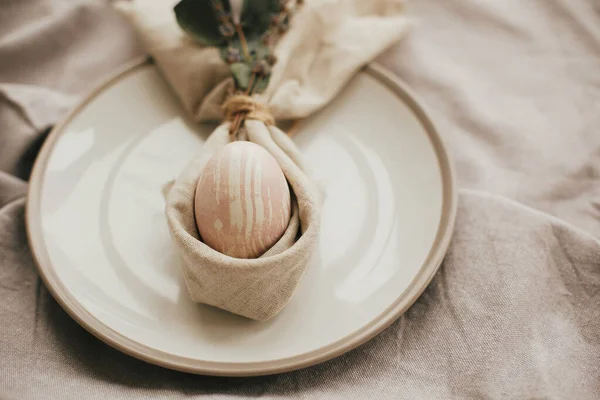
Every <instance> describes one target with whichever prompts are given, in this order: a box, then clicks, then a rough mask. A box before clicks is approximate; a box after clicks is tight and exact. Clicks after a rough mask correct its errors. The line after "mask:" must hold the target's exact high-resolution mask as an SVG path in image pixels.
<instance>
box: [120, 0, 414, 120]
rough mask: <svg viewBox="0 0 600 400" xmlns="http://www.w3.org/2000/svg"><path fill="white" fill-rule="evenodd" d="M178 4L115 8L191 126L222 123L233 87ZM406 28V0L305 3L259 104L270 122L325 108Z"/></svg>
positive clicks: (146, 0) (173, 0)
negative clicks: (181, 21) (179, 16)
mask: <svg viewBox="0 0 600 400" xmlns="http://www.w3.org/2000/svg"><path fill="white" fill-rule="evenodd" d="M177 2H178V0H168V1H167V0H134V1H120V2H118V3H117V7H118V9H120V10H122V11H123V13H124V14H125V15H126V16H127V17H128V19H129V20H130V21H131V22H132V24H133V26H134V27H135V28H136V30H137V32H138V33H139V35H140V37H141V40H142V42H143V43H144V47H145V48H146V49H147V51H148V52H149V53H150V54H151V55H152V57H153V58H154V59H155V60H156V63H157V65H158V67H159V68H160V69H161V71H162V72H163V73H164V76H165V77H166V79H167V80H168V81H169V83H170V84H171V86H172V87H173V89H174V90H175V92H176V93H177V96H178V97H179V99H180V100H181V103H182V104H183V106H184V107H185V109H186V110H187V112H188V113H189V114H190V115H191V116H192V117H193V118H194V120H196V121H213V120H221V119H222V117H223V115H222V112H221V105H222V104H223V102H224V100H225V98H226V97H227V95H228V93H229V91H230V89H232V86H233V79H232V78H231V72H230V71H229V67H228V66H227V65H226V64H225V63H224V62H223V60H222V59H221V56H220V55H219V49H217V48H215V47H200V46H198V44H197V43H195V42H194V41H193V39H191V38H190V36H189V35H188V34H186V33H185V32H184V31H183V30H182V29H181V28H180V27H179V25H178V24H177V21H176V19H175V14H174V13H173V11H172V9H173V5H174V4H177ZM411 25H412V23H411V22H410V21H409V19H408V18H407V17H406V13H405V12H404V0H369V1H364V0H306V1H305V3H304V4H303V5H302V6H301V7H300V8H299V10H298V11H297V12H296V13H294V16H293V18H292V19H291V22H290V29H289V31H288V32H286V33H285V35H283V36H282V37H281V38H280V40H279V41H278V42H277V45H276V47H275V56H276V57H277V63H275V65H274V66H273V71H272V73H271V77H270V79H269V85H268V86H267V89H266V90H265V92H264V93H262V94H260V95H257V98H258V99H259V100H260V101H261V102H262V103H264V104H266V105H267V106H268V108H269V109H270V111H271V113H272V114H273V115H274V117H275V118H276V119H295V118H302V117H306V116H308V115H310V114H312V113H314V112H315V111H316V110H318V109H320V108H322V107H323V106H325V105H326V104H327V103H329V101H331V99H332V98H333V97H334V96H335V95H336V94H337V93H338V92H339V91H340V90H341V89H342V88H343V86H344V84H345V83H347V82H348V80H349V79H350V78H351V77H352V76H354V74H355V73H356V72H357V71H358V70H359V68H360V67H362V66H363V65H365V64H366V63H368V62H369V61H371V60H372V59H373V58H375V57H376V56H377V55H378V54H380V53H381V52H382V51H383V50H385V49H386V48H388V47H389V46H390V45H392V44H393V43H396V42H397V41H398V40H399V39H400V38H402V37H403V36H404V35H405V34H406V33H407V31H408V29H409V28H410V26H411Z"/></svg>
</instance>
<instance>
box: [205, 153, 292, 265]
mask: <svg viewBox="0 0 600 400" xmlns="http://www.w3.org/2000/svg"><path fill="white" fill-rule="evenodd" d="M195 212H196V225H197V226H198V231H199V232H200V236H201V238H202V241H203V242H204V243H206V244H207V245H208V246H210V247H212V248H213V249H215V250H217V251H219V252H221V253H223V254H226V255H228V256H231V257H236V258H256V257H259V256H260V255H261V254H263V253H264V252H265V251H267V250H268V249H269V248H271V247H272V246H273V245H274V244H275V243H276V242H277V240H279V238H281V236H282V235H283V233H284V232H285V230H286V228H287V226H288V224H289V222H290V216H291V215H290V214H291V202H290V190H289V188H288V184H287V181H286V179H285V176H284V175H283V172H282V171H281V168H280V167H279V164H278V163H277V161H275V158H273V156H272V155H271V154H269V152H267V151H266V150H265V149H263V148H262V147H261V146H259V145H257V144H255V143H252V142H245V141H238V142H232V143H229V144H228V145H226V146H225V147H223V148H222V149H221V150H219V151H218V152H217V153H215V154H214V155H213V156H212V157H211V158H210V160H209V161H208V163H207V164H206V166H205V167H204V170H203V171H202V174H201V175H200V179H199V180H198V185H197V186H196V196H195Z"/></svg>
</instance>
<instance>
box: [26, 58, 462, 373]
mask: <svg viewBox="0 0 600 400" xmlns="http://www.w3.org/2000/svg"><path fill="white" fill-rule="evenodd" d="M213 128H214V127H213V126H194V125H193V124H192V123H191V122H190V121H188V120H186V118H185V116H184V115H183V112H182V109H181V108H180V106H179V104H178V102H177V99H176V98H175V97H174V95H173V93H172V92H171V91H170V89H169V87H168V86H167V84H166V83H165V82H164V81H163V79H162V78H161V76H160V74H159V73H158V72H157V70H156V68H155V66H153V65H152V64H151V63H149V62H141V63H137V64H136V65H135V66H133V67H131V68H128V69H127V70H125V71H124V72H121V73H119V74H117V75H116V76H115V77H114V78H112V79H110V80H109V81H108V82H107V83H106V84H104V85H103V86H102V87H100V88H99V89H98V90H96V91H95V92H94V93H93V94H92V95H91V96H89V97H88V98H87V100H86V101H84V102H83V103H82V104H81V105H80V106H79V107H77V109H76V110H74V112H73V113H72V114H71V115H70V116H69V117H68V118H67V119H66V121H65V122H63V123H62V124H60V125H59V126H57V127H56V128H55V129H54V130H53V132H52V133H51V134H50V137H49V138H48V140H47V141H46V143H45V145H44V147H43V149H42V151H41V153H40V156H39V158H38V160H37V162H36V164H35V168H34V172H33V175H32V179H31V186H30V195H29V200H28V205H27V226H28V232H29V237H30V243H31V247H32V249H33V252H34V255H35V257H36V259H37V262H38V265H39V272H40V276H41V277H42V279H43V280H44V282H45V284H46V286H47V287H48V289H49V290H50V291H51V292H52V294H53V295H54V297H55V298H56V300H57V301H58V302H59V303H60V304H61V306H62V307H63V308H64V309H65V310H66V311H67V312H68V313H69V314H70V315H71V316H72V317H73V318H74V319H75V320H77V321H78V322H79V323H80V324H81V325H82V326H84V327H85V328H86V329H87V330H89V331H90V332H91V333H93V334H94V335H96V336H97V337H99V338H100V339H102V340H103V341H105V342H107V343H109V344H110V345H112V346H114V347H116V348H118V349H120V350H122V351H124V352H126V353H128V354H130V355H133V356H135V357H138V358H140V359H143V360H146V361H148V362H152V363H156V364H159V365H162V366H165V367H168V368H173V369H178V370H184V371H188V372H194V373H201V374H211V375H230V376H234V375H261V374H270V373H276V372H282V371H289V370H293V369H297V368H302V367H306V366H309V365H313V364H316V363H318V362H322V361H325V360H327V359H330V358H333V357H335V356H337V355H340V354H342V353H343V352H345V351H348V350H350V349H352V348H354V347H356V346H358V345H359V344H361V343H363V342H365V341H366V340H368V339H370V338H372V337H373V336H375V335H376V334H377V333H379V332H380V331H381V330H383V329H384V328H385V327H387V326H388V325H389V324H391V323H392V322H393V321H394V320H395V319H397V318H398V317H399V316H400V315H402V313H403V312H404V311H405V310H406V309H407V308H408V307H409V306H410V305H411V304H412V303H413V302H414V301H415V300H416V299H417V297H418V296H419V295H420V294H421V292H422V291H423V290H424V289H425V287H426V286H427V284H428V283H429V281H430V280H431V278H432V277H433V275H434V274H435V272H436V271H437V269H438V267H439V264H440V263H441V260H442V258H443V256H444V253H445V251H446V248H447V246H448V242H449V240H450V235H451V231H452V227H453V222H454V216H455V212H456V190H455V186H454V185H455V184H454V179H453V174H452V168H451V165H450V162H449V160H448V155H447V154H446V151H445V150H444V146H443V144H442V142H441V140H440V138H439V136H438V134H437V132H436V130H435V128H434V126H433V125H432V123H431V121H430V119H429V118H428V116H427V114H426V112H425V111H423V108H422V106H420V105H419V103H418V102H417V101H416V100H415V99H414V96H413V95H412V94H411V93H410V92H409V91H408V90H407V88H406V86H405V85H403V84H402V83H400V82H399V81H398V80H397V79H395V78H393V77H391V75H390V74H389V73H387V72H385V71H384V70H383V69H382V68H381V67H377V66H369V67H367V68H366V69H365V70H364V71H363V72H361V73H359V74H358V75H357V76H356V78H354V79H353V80H352V82H351V83H350V84H349V85H348V86H347V88H346V89H345V90H344V91H343V93H341V94H340V95H339V96H338V97H337V98H336V100H335V101H333V103H332V104H331V105H329V106H328V107H327V108H326V109H325V110H323V111H322V112H320V113H318V114H317V115H315V116H313V117H311V118H309V119H307V120H306V121H304V122H303V123H302V124H301V129H300V130H299V132H298V133H297V134H296V135H295V136H294V139H295V141H296V142H297V144H298V146H299V148H300V149H301V151H302V153H303V155H304V159H305V163H306V165H308V166H310V171H309V173H310V174H311V176H312V177H313V178H314V179H315V180H316V181H317V183H318V184H319V186H320V187H321V188H322V189H323V192H324V207H323V216H322V228H321V239H320V247H319V252H318V254H317V255H316V257H314V262H313V264H312V265H310V267H309V270H308V272H307V273H306V275H305V276H304V278H303V280H302V282H301V283H300V285H299V288H298V290H297V292H296V293H295V294H294V296H293V298H292V300H291V301H290V303H289V304H288V306H287V307H286V308H285V309H284V310H283V311H282V312H281V313H280V314H279V315H278V316H277V317H275V318H274V319H272V320H270V321H267V322H255V321H250V320H247V319H244V318H241V317H238V316H235V315H232V314H229V313H227V312H224V311H220V310H218V309H215V308H212V307H208V306H205V305H198V304H195V303H192V302H191V300H190V299H189V298H188V296H187V292H186V289H185V286H184V284H183V282H182V276H181V272H180V268H179V265H178V260H177V255H176V254H175V251H174V247H173V246H172V243H171V241H170V237H169V232H168V229H167V223H166V219H165V216H164V200H163V197H162V194H161V186H162V185H163V184H164V183H165V182H167V181H169V180H170V179H172V178H174V177H176V176H177V174H178V173H179V172H180V171H181V169H182V168H183V167H184V166H185V165H186V163H187V162H188V161H189V160H190V159H191V158H192V157H193V156H194V155H195V154H197V153H198V152H200V151H202V143H203V141H204V139H205V138H206V136H207V135H208V134H209V133H210V132H211V130H212V129H213Z"/></svg>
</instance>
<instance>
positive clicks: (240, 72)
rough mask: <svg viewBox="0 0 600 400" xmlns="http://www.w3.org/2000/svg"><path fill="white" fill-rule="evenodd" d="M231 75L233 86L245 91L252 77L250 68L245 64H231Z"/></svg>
mask: <svg viewBox="0 0 600 400" xmlns="http://www.w3.org/2000/svg"><path fill="white" fill-rule="evenodd" d="M229 68H230V69H231V73H232V74H233V80H234V81H235V86H236V87H237V88H238V89H240V90H244V91H245V90H246V89H247V88H248V85H249V84H250V77H251V76H252V68H251V67H250V66H249V65H248V64H245V63H241V62H240V63H233V64H231V65H230V66H229Z"/></svg>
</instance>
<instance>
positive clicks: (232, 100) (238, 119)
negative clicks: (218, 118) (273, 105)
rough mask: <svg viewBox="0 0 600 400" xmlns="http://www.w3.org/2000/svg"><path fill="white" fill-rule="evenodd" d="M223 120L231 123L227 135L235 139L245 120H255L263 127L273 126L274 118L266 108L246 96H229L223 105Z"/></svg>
mask: <svg viewBox="0 0 600 400" xmlns="http://www.w3.org/2000/svg"><path fill="white" fill-rule="evenodd" d="M222 108H223V112H224V114H225V120H226V121H231V122H232V123H231V126H230V127H229V134H230V135H232V136H234V137H237V133H238V130H239V128H240V126H241V124H242V122H243V121H244V120H245V119H257V120H259V121H262V122H264V123H265V125H275V118H273V114H271V112H270V111H269V109H268V108H267V106H265V105H264V104H262V103H261V102H259V101H257V100H255V99H253V98H252V97H250V96H248V95H246V94H234V95H231V96H229V97H228V98H227V100H225V103H223V106H222Z"/></svg>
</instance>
